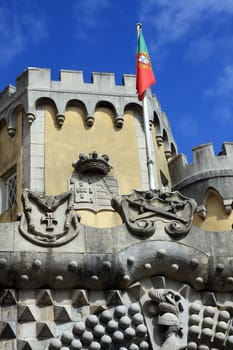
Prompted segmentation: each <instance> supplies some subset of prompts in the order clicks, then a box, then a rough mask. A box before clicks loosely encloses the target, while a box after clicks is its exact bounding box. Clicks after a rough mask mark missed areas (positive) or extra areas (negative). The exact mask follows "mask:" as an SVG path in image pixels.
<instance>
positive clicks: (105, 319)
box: [100, 310, 113, 323]
mask: <svg viewBox="0 0 233 350" xmlns="http://www.w3.org/2000/svg"><path fill="white" fill-rule="evenodd" d="M112 318H113V315H112V312H111V311H109V310H105V311H103V312H102V314H101V316H100V319H101V321H103V322H104V323H107V322H108V321H110V320H112Z"/></svg>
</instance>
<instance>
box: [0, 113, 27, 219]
mask: <svg viewBox="0 0 233 350" xmlns="http://www.w3.org/2000/svg"><path fill="white" fill-rule="evenodd" d="M0 154H1V157H0V176H1V177H2V176H4V175H5V174H6V173H7V172H8V171H9V170H10V169H12V168H13V167H16V169H17V203H16V205H14V206H13V207H12V208H10V209H8V210H6V211H5V212H4V213H2V214H1V215H0V222H9V221H15V220H16V218H17V213H19V212H20V211H21V193H22V192H21V191H22V185H21V184H22V111H19V112H18V115H17V120H16V134H15V136H14V137H10V136H9V135H8V132H7V125H6V123H4V124H2V125H1V127H0Z"/></svg>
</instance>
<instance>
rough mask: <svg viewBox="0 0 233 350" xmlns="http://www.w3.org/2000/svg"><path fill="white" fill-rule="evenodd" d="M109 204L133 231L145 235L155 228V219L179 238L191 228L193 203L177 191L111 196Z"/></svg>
mask: <svg viewBox="0 0 233 350" xmlns="http://www.w3.org/2000/svg"><path fill="white" fill-rule="evenodd" d="M112 206H113V208H115V209H116V211H117V212H118V213H119V214H120V215H121V217H122V219H123V221H124V222H125V224H126V226H127V228H128V229H129V230H130V232H132V233H133V234H135V235H137V236H140V237H142V238H146V237H149V236H151V235H152V234H153V233H154V232H155V229H156V222H157V221H162V222H165V224H166V225H165V230H166V232H167V233H168V234H169V235H170V236H173V237H175V238H179V237H182V236H183V235H185V234H186V233H188V231H189V230H190V228H191V225H192V218H193V213H194V211H195V209H196V202H195V201H194V200H193V199H191V198H188V197H185V196H183V195H182V194H180V193H179V192H164V193H160V191H148V192H143V191H138V190H134V191H133V192H131V193H130V194H129V195H123V196H114V197H113V199H112Z"/></svg>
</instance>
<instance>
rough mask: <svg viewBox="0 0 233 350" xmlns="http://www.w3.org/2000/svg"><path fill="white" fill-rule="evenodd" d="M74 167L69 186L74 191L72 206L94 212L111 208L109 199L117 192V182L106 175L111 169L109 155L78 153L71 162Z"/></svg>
mask: <svg viewBox="0 0 233 350" xmlns="http://www.w3.org/2000/svg"><path fill="white" fill-rule="evenodd" d="M73 167H74V169H75V171H74V173H73V175H72V177H71V178H70V184H69V188H70V190H71V191H73V192H74V208H75V209H89V210H92V211H94V212H98V211H100V210H113V208H112V206H111V199H112V197H113V195H114V194H118V182H117V180H116V179H115V178H114V177H113V176H110V175H108V172H109V171H110V169H111V165H110V164H109V157H108V156H107V155H106V154H104V155H101V156H99V155H98V153H97V152H92V153H90V154H89V156H87V155H84V154H80V155H79V159H78V160H77V161H75V162H73Z"/></svg>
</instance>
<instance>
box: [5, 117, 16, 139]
mask: <svg viewBox="0 0 233 350" xmlns="http://www.w3.org/2000/svg"><path fill="white" fill-rule="evenodd" d="M7 132H8V135H9V136H10V137H14V136H15V133H16V121H15V116H14V115H13V114H12V113H11V112H10V113H9V115H8V117H7Z"/></svg>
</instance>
